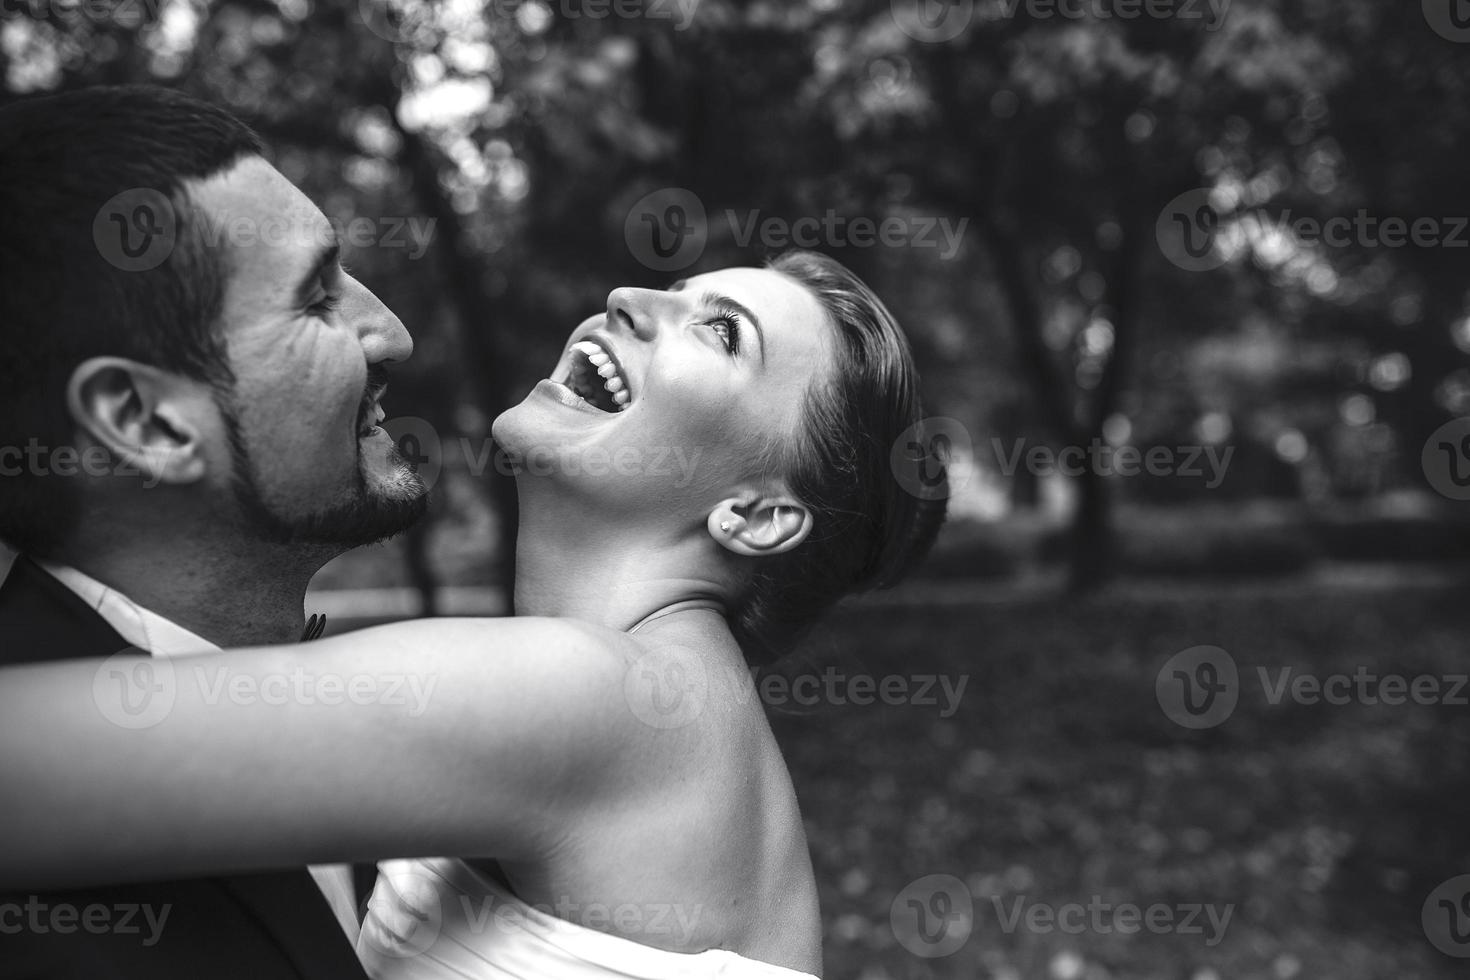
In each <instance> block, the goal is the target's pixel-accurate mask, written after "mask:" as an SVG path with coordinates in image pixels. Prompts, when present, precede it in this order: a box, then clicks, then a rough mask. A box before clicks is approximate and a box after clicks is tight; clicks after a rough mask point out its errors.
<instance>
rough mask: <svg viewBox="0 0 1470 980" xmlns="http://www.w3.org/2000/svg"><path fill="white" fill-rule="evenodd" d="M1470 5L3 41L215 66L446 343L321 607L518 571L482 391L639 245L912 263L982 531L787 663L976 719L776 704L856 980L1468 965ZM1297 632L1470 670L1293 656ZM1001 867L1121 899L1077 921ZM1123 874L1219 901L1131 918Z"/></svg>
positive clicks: (514, 371)
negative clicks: (410, 492) (1184, 666)
mask: <svg viewBox="0 0 1470 980" xmlns="http://www.w3.org/2000/svg"><path fill="white" fill-rule="evenodd" d="M1463 6H1464V5H1463V3H1462V2H1461V0H1442V2H1441V0H1424V2H1423V3H1422V4H1421V3H1413V2H1406V0H1330V2H1329V0H1296V2H1291V3H1287V2H1276V0H1233V2H1231V0H1148V2H1144V0H1137V2H1135V0H1085V2H1083V0H950V2H937V0H892V2H888V0H785V2H775V0H770V2H732V0H446V2H442V3H414V2H407V0H362V2H360V3H358V2H335V0H317V2H313V0H0V69H3V75H4V79H5V92H4V95H3V97H4V98H5V99H14V98H21V97H24V96H26V95H29V94H34V93H38V92H45V91H54V90H61V89H66V88H71V87H77V86H84V85H91V84H109V83H123V82H154V83H158V84H165V85H170V86H177V87H179V88H182V89H184V90H187V91H189V92H191V93H193V94H196V95H200V96H203V97H205V98H207V99H210V100H212V101H215V102H218V103H219V104H222V105H224V106H226V107H228V108H230V109H231V110H232V111H234V112H235V113H237V114H238V115H239V116H241V117H242V118H243V119H245V120H247V121H248V122H249V123H250V124H251V125H253V126H254V127H255V128H256V129H257V130H258V131H259V132H260V133H261V135H262V136H263V137H264V138H265V139H266V141H267V142H268V143H269V145H270V147H271V158H272V160H273V162H274V163H275V164H276V166H277V167H278V168H279V169H280V170H281V171H282V172H283V173H285V174H286V176H287V177H289V178H290V179H291V180H293V181H295V182H296V183H297V184H298V185H299V186H301V187H303V188H304V189H305V190H306V191H307V192H308V193H309V194H311V195H312V197H313V198H314V200H316V201H317V203H318V204H319V205H320V206H321V208H322V209H323V211H324V212H325V213H326V214H327V215H328V216H329V217H331V218H333V219H334V221H336V222H338V223H339V228H341V229H342V230H343V232H344V237H346V238H347V240H348V246H349V247H348V249H347V254H346V256H345V260H346V262H347V264H348V265H349V266H350V267H351V269H352V270H353V273H354V274H355V275H356V276H357V277H358V278H359V279H361V280H362V281H364V282H365V283H366V284H367V285H368V286H369V287H370V288H371V289H373V290H374V291H375V292H376V293H377V294H378V295H379V296H380V297H381V298H382V299H383V300H384V301H385V302H386V303H387V304H388V305H389V306H390V307H391V308H392V309H393V310H394V311H395V312H397V313H398V314H399V316H400V318H401V319H402V320H403V321H404V322H405V323H406V324H407V325H408V326H409V328H410V330H411V331H412V332H413V333H414V335H415V338H416V341H417V353H416V354H415V356H414V358H413V360H412V362H410V363H409V364H408V365H406V366H404V367H403V368H401V369H399V370H398V371H396V372H395V375H394V380H393V384H392V389H391V391H390V393H389V396H388V399H387V402H386V407H387V409H388V411H389V414H390V416H397V417H399V421H398V422H397V423H395V425H396V426H397V428H395V429H392V430H391V431H394V432H395V435H396V436H398V437H399V439H400V445H402V446H404V447H405V448H406V450H408V451H409V452H410V453H411V454H413V455H416V456H417V457H419V459H420V462H421V463H422V465H423V468H424V472H425V475H426V476H428V477H429V478H431V479H432V481H433V482H434V484H435V490H436V501H435V505H434V509H433V512H432V517H431V520H430V521H428V522H427V523H426V524H424V525H423V526H422V527H421V528H420V529H418V530H417V531H415V532H413V533H411V534H409V535H408V536H406V537H404V538H401V539H398V540H396V541H393V542H390V543H388V544H386V545H384V546H382V547H379V548H374V549H367V550H365V551H363V552H359V553H356V554H353V555H349V556H346V557H344V558H343V559H341V560H339V561H338V562H336V563H334V564H333V565H332V566H330V567H329V568H328V569H327V570H325V571H324V572H323V573H322V575H321V576H320V577H319V579H318V581H317V583H316V586H315V589H316V591H315V592H314V598H313V601H314V603H317V605H316V606H314V611H327V612H328V613H329V615H331V616H332V618H333V622H334V628H342V627H343V626H350V625H355V624H358V623H362V622H368V621H372V620H377V619H382V618H388V617H394V616H409V615H416V614H421V613H425V612H430V613H433V612H438V613H445V612H449V613H475V614H483V613H489V614H498V613H503V612H505V611H506V609H507V602H506V588H507V586H508V584H509V582H510V576H511V566H510V562H509V559H510V556H511V553H512V543H513V540H514V519H515V500H514V484H513V481H512V480H511V479H510V478H508V477H507V476H506V475H504V473H503V472H502V470H503V469H504V467H502V466H499V465H497V463H496V457H495V455H494V447H493V445H492V443H491V442H490V438H489V424H490V421H491V420H493V419H494V417H495V416H496V415H497V414H498V413H499V412H500V411H501V410H503V409H504V408H505V407H507V406H508V405H510V404H514V403H515V402H516V401H518V400H519V399H520V398H522V397H524V395H525V394H526V393H527V392H528V391H529V389H530V387H531V386H532V385H533V384H534V383H535V382H536V381H537V380H538V379H540V378H542V377H544V376H545V375H546V374H547V373H548V371H549V370H550V368H551V366H552V365H553V364H554V363H555V360H556V357H557V356H558V354H559V352H560V350H561V345H562V343H563V340H564V339H565V337H566V335H567V334H568V333H569V332H570V330H571V329H572V328H573V327H574V326H576V325H577V324H578V323H579V322H580V321H581V320H582V319H584V318H585V317H586V316H588V315H590V314H592V313H595V312H598V311H599V310H601V309H603V308H604V306H605V302H606V296H607V293H608V291H609V290H610V289H612V288H613V287H615V286H618V285H630V284H631V285H644V286H654V287H661V286H664V285H666V284H667V283H668V282H669V281H670V280H672V279H675V278H679V277H680V276H682V275H685V274H687V273H688V272H690V271H695V272H697V271H703V270H707V269H712V268H718V267H721V266H724V265H730V264H752V263H759V262H760V261H762V260H763V259H764V258H766V257H768V256H771V255H774V254H776V253H779V252H780V251H782V250H783V248H784V247H787V246H788V245H791V244H803V245H808V246H812V247H815V248H817V249H818V250H820V251H824V252H827V253H829V254H833V255H835V256H836V257H838V258H840V259H841V260H842V261H844V262H845V263H847V264H848V265H850V266H851V267H852V268H853V269H854V270H856V271H857V272H859V274H861V275H863V276H864V277H865V278H866V279H867V280H868V281H869V282H870V283H871V284H872V285H873V286H874V288H875V289H876V290H877V292H878V293H879V294H880V295H881V296H883V297H884V298H885V299H886V301H887V302H888V303H889V305H890V306H891V307H892V309H893V310H894V311H895V313H896V314H897V315H898V317H899V319H900V321H901V322H902V323H903V324H904V325H905V327H906V329H907V331H908V332H909V335H910V337H911V339H912V342H913V344H914V347H915V351H916V355H917V357H918V359H919V362H920V365H921V368H922V370H923V373H924V378H925V385H926V392H927V400H928V403H929V407H930V412H931V414H932V415H933V416H936V417H942V418H943V419H944V420H945V421H944V422H943V423H942V424H940V425H939V426H938V428H937V429H936V430H934V431H937V432H940V433H942V438H941V437H934V438H936V439H939V441H932V440H931V442H930V444H929V446H927V447H924V448H925V449H926V451H931V452H934V453H936V454H937V455H940V456H942V457H943V459H945V460H946V461H947V463H948V465H949V469H950V476H951V483H950V490H951V492H952V495H951V497H950V501H949V502H950V511H951V519H950V523H949V526H948V527H947V529H946V532H945V534H944V535H943V536H942V537H941V541H940V544H939V546H938V547H937V549H936V550H935V552H934V554H933V555H932V556H931V558H930V560H929V561H928V562H927V564H926V565H925V566H924V567H923V568H922V569H920V571H919V573H918V574H917V575H916V577H915V578H914V579H913V580H912V581H910V582H908V583H907V584H905V585H904V586H902V587H900V588H899V589H898V590H896V591H894V592H892V593H886V594H883V595H880V596H875V597H871V598H864V599H859V600H855V601H852V602H850V603H849V604H847V605H846V606H844V607H843V609H842V610H841V611H840V614H839V615H838V616H836V617H834V618H833V619H832V620H831V622H830V623H828V624H827V625H826V626H825V627H824V628H823V629H822V630H821V631H820V632H819V633H818V634H817V636H816V637H814V639H813V641H812V642H811V643H810V644H809V645H808V647H807V648H806V649H805V650H804V651H802V653H801V654H800V655H799V656H798V657H797V658H796V659H795V660H794V661H793V662H792V663H791V664H788V665H786V666H785V667H783V668H781V669H782V670H785V671H787V672H788V673H789V674H790V675H800V674H802V673H803V672H805V673H808V674H817V675H822V674H823V672H827V673H828V674H830V672H832V671H840V672H844V673H845V674H846V675H849V676H850V675H854V674H866V675H870V676H875V677H878V676H891V675H899V676H904V677H907V678H910V679H913V678H917V677H920V676H940V675H942V676H945V677H949V678H960V677H963V678H965V679H966V680H967V687H966V688H965V690H964V695H963V698H962V700H961V701H960V703H959V704H958V706H957V707H956V710H954V711H952V712H951V713H949V714H948V715H947V716H946V715H944V714H943V712H941V710H940V709H939V708H937V707H934V706H926V705H923V704H920V703H917V699H912V700H911V701H909V702H906V703H895V704H871V705H858V704H855V703H853V702H852V700H851V699H849V700H846V701H842V700H841V699H836V698H831V697H829V698H826V699H825V701H824V703H820V704H812V705H797V706H792V705H790V704H785V705H773V706H772V713H773V717H774V720H775V724H776V727H777V733H778V736H779V737H780V738H781V740H782V743H783V745H784V746H785V748H786V750H787V753H788V756H789V758H790V760H791V763H792V768H793V773H794V778H795V781H796V785H797V789H798V793H799V795H800V796H801V798H802V801H803V805H804V809H805V812H806V814H807V822H808V829H809V832H810V836H811V841H812V850H813V857H814V860H815V862H816V868H817V874H818V877H819V879H820V881H821V887H822V898H823V905H824V919H825V924H826V951H827V953H826V955H827V967H828V975H830V976H833V977H864V978H880V977H890V978H918V977H993V978H998V980H1020V978H1031V977H1045V978H1049V980H1081V978H1088V980H1102V978H1108V977H1120V978H1122V977H1127V978H1160V980H1165V978H1169V980H1174V978H1188V980H1237V978H1272V980H1293V978H1296V977H1302V978H1316V977H1321V978H1331V980H1357V978H1363V980H1368V978H1374V980H1378V978H1382V977H1390V976H1391V977H1395V978H1412V977H1449V976H1452V975H1463V971H1464V969H1465V961H1464V959H1463V957H1466V956H1470V900H1464V899H1463V892H1464V891H1465V889H1464V888H1463V887H1462V888H1461V890H1460V892H1459V893H1457V894H1456V895H1453V896H1451V898H1450V899H1448V900H1443V899H1444V895H1445V894H1447V893H1446V892H1444V891H1443V888H1442V884H1443V883H1445V882H1447V881H1448V880H1450V879H1453V878H1454V877H1455V876H1457V875H1460V874H1464V873H1467V872H1470V839H1467V831H1470V724H1467V708H1466V702H1465V696H1466V693H1467V692H1466V691H1464V690H1458V689H1454V679H1455V678H1456V677H1457V676H1459V677H1463V676H1464V674H1465V672H1466V670H1467V669H1470V668H1467V660H1470V658H1467V657H1466V656H1465V636H1466V626H1467V625H1470V609H1467V604H1466V603H1465V602H1464V600H1463V598H1462V595H1461V594H1462V592H1463V587H1464V586H1465V585H1466V584H1467V583H1470V575H1467V574H1466V572H1467V564H1466V560H1467V558H1470V519H1467V511H1466V503H1465V501H1466V500H1467V499H1470V422H1465V421H1463V419H1464V417H1465V416H1470V356H1467V355H1470V291H1467V286H1470V281H1467V276H1466V272H1467V270H1470V265H1467V258H1470V228H1467V223H1470V222H1467V216H1470V181H1466V180H1465V179H1464V178H1463V171H1464V167H1465V161H1466V160H1467V159H1470V11H1466V10H1463V9H1462V7H1463ZM354 229H355V231H354ZM7 230H8V232H9V233H11V234H23V230H20V229H7ZM919 492H922V490H921V491H919ZM1201 646H1210V647H1216V648H1219V650H1220V651H1221V652H1223V653H1225V654H1226V657H1225V658H1221V657H1220V656H1219V654H1210V656H1211V657H1214V659H1213V660H1211V664H1213V665H1214V666H1215V667H1218V666H1220V665H1222V664H1226V663H1228V664H1229V666H1230V667H1231V668H1232V669H1233V670H1235V671H1236V673H1235V674H1234V675H1233V677H1234V679H1233V680H1230V681H1229V682H1228V683H1229V685H1230V686H1231V693H1232V697H1233V699H1234V700H1235V702H1236V703H1235V704H1234V708H1233V711H1230V712H1227V713H1226V716H1225V717H1213V718H1211V719H1208V723H1199V724H1190V723H1189V721H1190V719H1188V718H1185V719H1184V720H1183V721H1181V720H1179V717H1178V716H1177V712H1176V713H1174V714H1171V712H1170V710H1169V709H1168V705H1167V701H1168V696H1167V692H1166V691H1165V687H1166V684H1165V683H1164V681H1165V680H1167V678H1168V677H1170V676H1172V675H1171V673H1170V672H1169V670H1168V669H1167V668H1166V664H1168V663H1172V662H1173V661H1170V658H1171V657H1174V656H1175V655H1176V654H1180V653H1181V652H1182V651H1190V650H1193V649H1194V648H1197V647H1201ZM1189 666H1190V669H1191V670H1192V669H1194V668H1195V667H1197V666H1198V664H1197V663H1194V662H1191V664H1190V665H1189ZM1288 668H1289V669H1290V670H1291V671H1293V672H1294V673H1295V674H1297V675H1301V674H1307V675H1311V676H1313V677H1316V678H1318V679H1324V678H1329V677H1333V676H1343V675H1346V676H1349V677H1353V676H1361V675H1363V674H1364V673H1365V672H1366V674H1368V675H1370V676H1372V677H1375V678H1378V679H1379V680H1381V679H1382V678H1384V677H1385V676H1388V675H1393V676H1397V677H1400V678H1402V679H1404V680H1406V681H1407V682H1412V681H1413V680H1415V679H1417V678H1424V677H1428V678H1432V679H1435V680H1438V681H1440V682H1441V684H1440V686H1439V688H1438V689H1437V690H1438V691H1439V694H1438V696H1436V697H1433V698H1423V699H1419V701H1422V702H1424V703H1418V702H1416V701H1415V700H1413V699H1410V700H1409V701H1408V702H1407V703H1399V704H1393V703H1390V700H1391V699H1389V698H1387V697H1382V696H1374V692H1375V691H1376V692H1378V693H1379V694H1381V693H1383V691H1382V690H1380V689H1379V688H1372V689H1370V690H1368V692H1367V693H1364V690H1363V688H1361V687H1356V688H1354V690H1355V692H1356V693H1354V694H1353V695H1352V696H1351V697H1348V698H1346V699H1345V700H1344V701H1342V703H1327V702H1326V701H1325V700H1324V699H1322V698H1320V697H1318V698H1316V699H1315V700H1313V699H1312V698H1311V697H1308V696H1301V695H1286V696H1273V693H1272V692H1273V690H1274V691H1276V692H1277V694H1279V691H1280V689H1279V688H1273V687H1272V686H1271V683H1268V680H1269V679H1275V678H1278V677H1280V676H1281V673H1280V672H1281V671H1282V670H1283V669H1288ZM1212 669H1213V668H1212ZM1191 676H1199V677H1201V678H1204V677H1206V675H1203V674H1198V675H1191ZM1209 676H1214V675H1209ZM1196 721H1198V719H1196ZM936 875H937V876H942V877H940V878H934V877H932V876H936ZM916 889H917V891H916ZM1453 890H1454V889H1453V888H1452V889H1451V891H1453ZM1442 900H1443V901H1442ZM1018 901H1019V902H1021V903H1022V906H1026V907H1029V906H1030V905H1041V906H1044V907H1046V908H1050V909H1052V910H1053V911H1055V910H1057V909H1059V908H1064V907H1066V906H1067V905H1068V904H1069V903H1078V904H1080V905H1082V906H1087V905H1088V903H1089V902H1093V903H1094V904H1097V903H1102V904H1105V905H1108V906H1110V907H1112V908H1113V909H1114V910H1115V911H1114V912H1113V913H1110V914H1111V915H1113V916H1114V918H1111V919H1110V918H1108V917H1107V916H1106V915H1105V916H1103V917H1102V919H1101V920H1097V919H1093V918H1089V919H1088V920H1087V925H1085V927H1083V928H1081V929H1069V928H1063V927H1060V926H1053V927H1051V928H1046V927H1044V926H1043V925H1041V924H1039V923H1038V921H1035V920H1029V919H1026V918H1025V917H1024V916H1023V917H1022V919H1021V920H1020V921H1019V924H1018V923H1017V922H1016V921H1015V920H1008V919H1007V918H1006V915H1007V914H1009V910H1013V909H1015V908H1017V907H1018V906H1017V905H1016V903H1017V902H1018ZM1125 904H1132V905H1135V906H1138V907H1140V908H1147V907H1149V906H1153V905H1159V904H1163V905H1165V906H1167V907H1168V908H1170V909H1173V910H1176V911H1177V910H1179V909H1183V908H1185V907H1188V906H1201V907H1204V906H1208V907H1210V908H1212V909H1215V910H1217V911H1218V910H1220V909H1224V908H1225V907H1227V906H1228V907H1230V908H1231V909H1232V917H1231V918H1230V920H1229V924H1228V927H1226V928H1224V929H1223V931H1222V932H1221V933H1220V934H1219V935H1216V936H1213V937H1212V936H1211V935H1210V933H1211V929H1210V926H1209V925H1208V919H1207V917H1206V916H1205V915H1204V914H1203V913H1201V914H1200V917H1199V921H1198V923H1196V924H1197V925H1198V926H1200V927H1201V932H1198V933H1197V932H1191V931H1190V930H1188V929H1185V928H1182V927H1180V928H1172V929H1161V930H1153V931H1151V930H1149V929H1143V930H1141V931H1139V932H1137V933H1136V934H1125V930H1123V929H1120V928H1118V927H1117V926H1118V922H1117V919H1116V908H1117V907H1119V906H1121V905H1125ZM1441 920H1443V921H1441ZM1176 921H1177V920H1176ZM1008 922H1009V926H1008V925H1007V923H1008ZM1446 930H1448V931H1446ZM1212 938H1213V939H1214V940H1215V941H1213V942H1211V941H1209V940H1211V939H1212ZM951 945H952V946H953V947H954V948H953V949H950V948H949V946H951ZM941 954H943V955H941Z"/></svg>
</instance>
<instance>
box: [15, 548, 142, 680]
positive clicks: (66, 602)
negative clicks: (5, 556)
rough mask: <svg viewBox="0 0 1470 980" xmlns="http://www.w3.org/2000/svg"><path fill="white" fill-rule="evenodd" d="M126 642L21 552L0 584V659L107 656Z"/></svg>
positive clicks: (122, 648) (95, 613) (32, 660)
mask: <svg viewBox="0 0 1470 980" xmlns="http://www.w3.org/2000/svg"><path fill="white" fill-rule="evenodd" d="M127 647H128V643H127V642H126V641H125V640H124V639H123V638H122V637H121V636H120V635H119V634H118V633H117V631H116V630H114V629H113V628H112V627H111V626H110V625H109V624H108V623H107V621H106V620H105V619H103V618H102V617H101V616H100V615H98V613H97V612H96V611H95V610H93V609H92V608H91V607H89V606H88V605H87V603H86V602H85V601H83V600H82V599H81V597H80V596H78V595H77V594H76V593H75V592H73V591H71V590H70V589H68V588H67V587H66V586H65V585H63V584H62V583H61V582H60V581H58V580H57V579H56V578H55V577H54V576H52V575H51V574H50V573H48V572H47V571H45V569H43V568H41V567H40V566H39V565H38V564H36V563H35V562H34V561H32V560H31V559H30V558H27V557H26V556H24V555H20V556H18V557H16V558H15V559H14V560H13V561H12V562H11V564H10V568H9V570H8V572H7V574H6V576H5V581H4V583H3V584H0V665H9V664H20V663H32V662H36V661H44V660H62V659H68V658H74V657H107V656H111V655H112V654H114V653H118V652H121V651H122V650H124V649H126V648H127Z"/></svg>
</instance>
